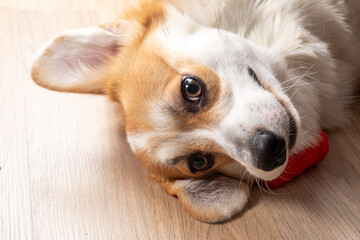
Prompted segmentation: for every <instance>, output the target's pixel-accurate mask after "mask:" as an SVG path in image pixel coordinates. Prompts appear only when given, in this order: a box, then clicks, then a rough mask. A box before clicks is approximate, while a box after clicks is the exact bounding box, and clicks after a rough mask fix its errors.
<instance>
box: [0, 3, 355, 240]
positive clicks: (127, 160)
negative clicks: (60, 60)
mask: <svg viewBox="0 0 360 240" xmlns="http://www.w3.org/2000/svg"><path fill="white" fill-rule="evenodd" d="M121 2H126V1H125V0H123V1H121V0H0V167H1V170H0V239H4V240H5V239H146V240H148V239H360V107H359V105H360V104H358V107H357V109H356V110H355V117H354V120H353V121H352V124H351V125H349V126H348V127H346V128H344V129H339V130H334V131H331V132H330V134H329V135H330V146H331V152H330V154H329V155H328V157H327V159H326V160H325V162H324V163H322V164H320V165H318V166H316V167H314V168H312V169H311V170H308V171H307V172H306V173H304V174H303V175H302V176H301V177H299V178H297V179H296V180H295V181H293V182H292V183H290V184H288V185H286V186H285V187H283V188H281V189H279V190H277V191H275V194H269V193H265V192H263V191H260V190H259V189H257V188H254V189H253V192H252V197H251V201H250V204H249V206H248V207H247V208H246V210H245V211H244V213H243V214H241V215H240V216H238V217H237V218H236V219H234V220H233V221H230V222H227V223H225V224H219V225H209V224H204V223H201V222H199V221H197V220H194V219H192V218H191V217H189V215H188V214H187V213H185V211H184V209H183V208H182V207H181V206H180V204H179V202H178V201H177V199H176V198H173V197H169V196H167V195H166V194H165V193H164V192H163V191H162V190H161V188H160V186H159V185H158V184H155V183H153V182H151V181H150V180H149V176H148V174H147V172H146V171H145V170H144V169H143V168H142V166H141V165H140V164H139V162H138V161H137V160H136V159H135V157H134V156H133V154H132V153H131V152H130V149H129V146H128V144H127V143H126V141H125V139H124V131H123V129H122V126H121V120H120V118H121V117H120V115H119V113H118V112H117V110H116V109H117V106H116V105H113V104H111V103H109V102H108V101H107V99H105V98H104V97H101V96H89V95H75V94H64V93H56V92H50V91H47V90H45V89H42V88H40V87H38V86H36V85H35V84H34V83H33V82H32V81H31V79H30V76H29V70H30V65H31V62H32V59H33V57H34V55H35V53H36V52H37V51H38V50H39V49H40V48H41V47H42V46H43V45H44V44H45V43H46V42H47V41H48V40H49V39H50V38H52V37H53V36H55V35H57V34H59V33H60V32H62V31H65V30H69V29H73V28H79V27H88V26H96V25H98V24H100V23H103V22H106V21H109V20H111V19H112V18H113V17H115V15H116V13H117V12H118V11H120V10H121V8H122V7H123V5H121ZM128 2H129V1H128Z"/></svg>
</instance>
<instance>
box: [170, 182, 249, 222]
mask: <svg viewBox="0 0 360 240" xmlns="http://www.w3.org/2000/svg"><path fill="white" fill-rule="evenodd" d="M163 188H164V190H165V191H166V192H168V193H169V194H171V195H176V196H177V197H178V198H179V200H180V202H181V204H182V205H183V206H184V208H185V209H186V211H187V212H188V213H189V214H190V215H191V216H192V217H194V218H196V219H198V220H200V221H203V222H207V223H219V222H224V221H226V220H229V219H230V218H232V217H233V216H234V215H236V214H238V213H239V212H241V210H242V209H243V208H244V206H245V205H246V203H247V201H248V198H249V187H248V186H247V185H246V184H245V183H243V182H240V181H239V180H236V179H232V178H228V177H225V176H216V177H211V178H204V179H184V180H176V181H173V182H163Z"/></svg>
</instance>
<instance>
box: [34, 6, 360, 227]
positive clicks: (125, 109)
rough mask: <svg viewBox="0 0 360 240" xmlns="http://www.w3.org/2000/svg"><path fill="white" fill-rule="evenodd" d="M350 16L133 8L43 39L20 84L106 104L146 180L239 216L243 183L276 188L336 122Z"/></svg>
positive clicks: (358, 68) (348, 85)
mask: <svg viewBox="0 0 360 240" xmlns="http://www.w3.org/2000/svg"><path fill="white" fill-rule="evenodd" d="M359 12H360V2H359V1H358V0H337V1H335V0H140V1H138V2H136V4H134V6H132V7H130V8H129V9H127V10H125V11H124V12H122V14H121V15H120V16H119V18H118V19H116V20H114V21H113V22H110V23H106V24H103V25H100V26H99V27H97V28H84V29H77V30H73V31H69V32H66V33H64V34H61V35H60V36H58V37H56V38H55V39H53V40H52V41H50V43H48V44H47V45H46V46H45V47H44V49H43V50H41V51H40V53H39V54H38V56H37V57H36V59H35V60H34V63H33V66H32V73H31V74H32V79H33V80H34V81H35V82H36V83H37V84H38V85H40V86H43V87H45V88H48V89H51V90H56V91H62V92H77V93H96V94H106V95H107V96H108V97H109V98H110V99H111V100H112V101H115V102H118V103H119V107H120V108H121V111H122V114H123V120H124V128H125V132H126V135H127V140H128V142H129V145H130V147H131V149H132V151H133V152H134V153H135V155H136V157H137V158H138V159H139V160H140V161H141V162H142V163H143V164H144V166H145V167H146V168H147V169H148V170H149V171H150V173H151V176H152V177H153V179H155V181H158V182H160V183H161V184H162V187H163V189H164V190H165V191H166V192H167V193H168V194H170V195H175V196H177V197H178V199H179V200H180V202H181V204H182V205H183V206H184V208H185V209H186V211H187V212H188V213H189V214H190V215H191V216H192V217H194V218H196V219H198V220H201V221H204V222H208V223H218V222H223V221H226V220H229V219H231V218H232V217H233V216H234V215H236V214H237V213H239V212H240V211H241V210H242V209H243V208H244V206H245V205H246V203H247V201H248V198H249V185H250V184H249V181H250V180H251V179H253V178H256V179H261V180H265V181H268V180H272V179H275V178H277V177H278V176H279V175H280V174H281V173H282V172H283V171H284V169H285V167H286V165H287V162H288V159H289V157H290V156H291V155H293V154H295V153H298V152H300V151H302V150H304V149H306V148H308V147H310V146H314V145H316V144H317V142H318V140H319V131H320V129H330V128H334V127H341V126H343V125H344V124H345V123H346V122H347V119H348V116H349V113H348V112H349V111H348V106H349V103H350V102H351V101H352V98H353V96H354V89H355V86H356V84H357V83H356V81H357V80H356V79H358V76H359V72H360V18H359V14H358V13H359ZM245 179H248V180H245ZM249 179H250V180H249Z"/></svg>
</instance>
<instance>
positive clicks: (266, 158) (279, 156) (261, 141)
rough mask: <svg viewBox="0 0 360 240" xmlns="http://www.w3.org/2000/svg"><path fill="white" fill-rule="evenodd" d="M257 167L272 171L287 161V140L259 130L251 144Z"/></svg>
mask: <svg viewBox="0 0 360 240" xmlns="http://www.w3.org/2000/svg"><path fill="white" fill-rule="evenodd" d="M250 147H251V150H252V153H253V155H254V157H255V166H256V167H257V168H259V169H262V170H264V171H272V170H274V169H275V168H278V167H280V166H281V165H283V164H284V163H285V161H286V143H285V139H284V138H282V137H279V136H277V135H276V134H274V133H272V132H270V131H267V130H265V129H258V130H257V131H256V134H255V136H254V138H253V140H252V142H251V146H250Z"/></svg>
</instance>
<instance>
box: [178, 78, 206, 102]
mask: <svg viewBox="0 0 360 240" xmlns="http://www.w3.org/2000/svg"><path fill="white" fill-rule="evenodd" d="M201 85H202V83H201V81H200V80H199V79H197V78H195V77H189V76H185V77H183V81H182V87H181V92H182V94H183V97H184V98H185V99H187V100H190V101H193V102H195V101H199V100H200V99H201V96H202V94H203V90H202V87H201Z"/></svg>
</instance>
